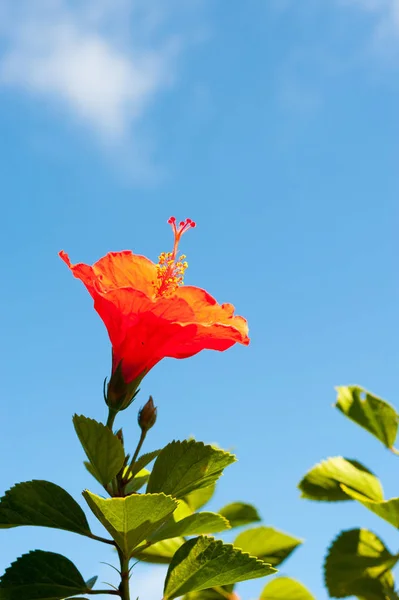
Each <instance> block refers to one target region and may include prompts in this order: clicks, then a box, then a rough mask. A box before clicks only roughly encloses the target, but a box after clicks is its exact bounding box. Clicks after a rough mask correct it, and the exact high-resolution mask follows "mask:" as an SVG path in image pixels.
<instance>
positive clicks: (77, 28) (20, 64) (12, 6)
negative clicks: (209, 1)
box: [0, 0, 178, 141]
mask: <svg viewBox="0 0 399 600" xmlns="http://www.w3.org/2000/svg"><path fill="white" fill-rule="evenodd" d="M0 4H1V6H0V42H1V46H0V48H1V50H0V85H2V86H9V87H12V88H19V89H21V90H24V91H25V92H28V93H30V94H32V95H35V96H37V97H38V98H41V99H43V100H46V101H48V99H50V100H51V101H52V102H53V103H54V104H56V105H57V106H58V107H59V106H61V107H63V108H64V109H65V110H66V111H68V112H69V114H70V115H72V116H73V117H74V118H75V119H78V120H79V121H81V122H83V123H85V124H86V125H89V126H90V127H91V128H92V129H93V130H94V131H95V132H96V133H98V134H100V135H101V136H102V138H103V139H106V140H111V141H120V140H122V139H125V138H127V137H128V136H129V135H130V134H131V131H130V130H131V128H132V126H134V124H135V123H136V122H137V121H138V119H139V118H140V117H141V116H142V115H143V113H144V111H145V109H146V108H147V107H148V106H149V104H150V103H151V101H152V100H153V98H154V96H155V95H156V94H158V93H159V92H160V91H161V90H162V89H164V88H165V87H167V86H169V85H170V84H171V82H172V80H173V71H174V58H175V56H176V50H177V47H178V43H177V39H176V38H173V37H171V36H169V37H167V36H165V35H163V34H161V32H160V27H159V25H160V23H161V22H162V19H163V11H162V10H161V4H159V3H158V2H155V1H154V2H150V3H149V4H150V5H151V7H150V8H148V9H147V8H146V5H145V4H144V2H142V0H134V1H130V2H127V1H125V0H113V1H112V2H111V1H110V0H97V1H96V0H81V1H80V2H74V1H73V0H37V1H36V2H34V3H32V2H31V0H19V1H18V2H15V0H2V2H1V3H0ZM33 5H34V8H33Z"/></svg>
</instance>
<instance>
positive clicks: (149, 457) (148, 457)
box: [130, 450, 161, 477]
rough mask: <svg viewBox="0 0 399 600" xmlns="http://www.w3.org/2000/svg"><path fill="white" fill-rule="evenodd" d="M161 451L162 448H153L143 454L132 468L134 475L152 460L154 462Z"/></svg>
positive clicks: (131, 471)
mask: <svg viewBox="0 0 399 600" xmlns="http://www.w3.org/2000/svg"><path fill="white" fill-rule="evenodd" d="M160 452H161V450H153V451H152V452H147V454H142V455H141V456H140V458H138V459H137V460H136V462H135V463H134V464H133V466H132V468H131V469H130V473H131V474H132V475H133V477H134V476H135V475H137V473H139V472H140V471H141V470H142V469H144V467H146V466H147V465H149V464H150V462H152V461H153V460H154V458H156V457H157V456H158V454H159V453H160Z"/></svg>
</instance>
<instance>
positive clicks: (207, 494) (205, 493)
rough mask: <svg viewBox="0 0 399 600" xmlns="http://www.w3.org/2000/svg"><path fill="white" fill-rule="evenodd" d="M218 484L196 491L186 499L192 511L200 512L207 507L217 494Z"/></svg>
mask: <svg viewBox="0 0 399 600" xmlns="http://www.w3.org/2000/svg"><path fill="white" fill-rule="evenodd" d="M215 488H216V484H215V483H213V484H212V485H209V486H208V487H206V488H201V489H199V490H194V491H193V492H190V493H189V494H187V496H185V497H184V500H185V501H186V502H187V504H188V505H189V507H190V508H191V510H193V511H194V510H198V509H200V508H202V507H203V506H205V504H207V503H208V502H209V500H210V499H211V498H212V496H213V494H214V493H215Z"/></svg>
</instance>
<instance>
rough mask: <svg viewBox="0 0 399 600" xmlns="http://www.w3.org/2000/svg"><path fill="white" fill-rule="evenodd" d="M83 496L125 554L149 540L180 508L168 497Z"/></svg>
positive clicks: (144, 495)
mask: <svg viewBox="0 0 399 600" xmlns="http://www.w3.org/2000/svg"><path fill="white" fill-rule="evenodd" d="M83 496H84V498H85V500H86V502H87V503H88V505H89V506H90V508H91V510H92V511H93V513H94V514H95V515H96V517H97V518H98V520H99V521H101V523H102V524H103V525H104V527H105V529H107V531H108V532H109V533H110V534H111V536H112V538H113V539H114V541H115V542H116V544H117V545H118V546H119V548H120V549H121V550H122V551H123V552H124V553H125V554H131V552H132V551H133V550H134V548H136V547H137V546H138V545H139V544H141V542H143V541H145V540H148V538H149V537H150V536H151V534H152V533H154V531H156V530H157V529H159V527H160V526H161V525H163V524H164V523H165V522H166V521H167V519H168V518H169V516H170V515H171V514H172V513H173V511H174V510H175V509H176V507H177V502H176V500H174V499H173V498H171V497H170V496H169V497H168V496H165V494H134V495H132V496H127V497H126V498H107V499H105V498H101V497H100V496H96V495H95V494H92V493H91V492H89V491H88V490H85V491H84V492H83Z"/></svg>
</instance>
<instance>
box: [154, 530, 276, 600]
mask: <svg viewBox="0 0 399 600" xmlns="http://www.w3.org/2000/svg"><path fill="white" fill-rule="evenodd" d="M275 572H276V570H275V569H273V567H271V566H270V565H268V564H267V563H264V562H262V561H260V560H258V559H257V558H255V557H253V556H249V554H244V553H243V552H241V550H238V549H237V548H234V547H233V546H232V545H231V544H223V542H222V541H221V540H215V539H213V538H211V537H198V538H193V539H191V540H189V541H188V542H186V543H185V544H183V546H181V547H180V548H179V550H178V551H177V552H176V554H175V555H174V557H173V559H172V562H171V563H170V565H169V569H168V573H167V575H166V579H165V589H164V598H165V599H169V600H172V598H177V597H178V596H182V595H183V594H187V593H188V592H195V591H199V590H203V589H206V588H210V587H214V586H221V585H227V584H230V583H238V582H239V581H246V580H248V579H255V578H256V577H265V576H266V575H270V574H271V573H275Z"/></svg>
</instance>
